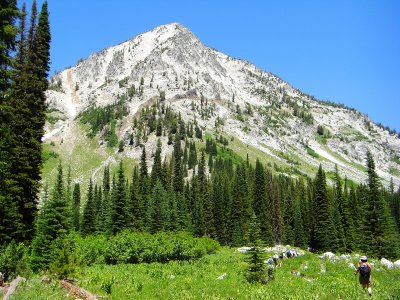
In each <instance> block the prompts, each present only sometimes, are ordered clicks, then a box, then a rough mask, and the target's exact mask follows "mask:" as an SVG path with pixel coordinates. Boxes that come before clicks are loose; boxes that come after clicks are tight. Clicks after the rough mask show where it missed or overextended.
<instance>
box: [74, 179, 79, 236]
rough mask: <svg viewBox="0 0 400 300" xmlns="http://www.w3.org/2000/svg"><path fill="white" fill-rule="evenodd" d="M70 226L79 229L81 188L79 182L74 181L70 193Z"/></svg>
mask: <svg viewBox="0 0 400 300" xmlns="http://www.w3.org/2000/svg"><path fill="white" fill-rule="evenodd" d="M72 199H73V200H72V228H73V229H74V230H75V231H79V230H80V213H79V211H80V208H81V188H80V184H79V183H75V185H74V191H73V193H72Z"/></svg>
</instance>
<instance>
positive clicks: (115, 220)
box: [110, 161, 129, 233]
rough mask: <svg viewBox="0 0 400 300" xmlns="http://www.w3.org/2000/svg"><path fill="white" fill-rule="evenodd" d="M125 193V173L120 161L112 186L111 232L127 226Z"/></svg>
mask: <svg viewBox="0 0 400 300" xmlns="http://www.w3.org/2000/svg"><path fill="white" fill-rule="evenodd" d="M126 198H127V195H126V186H125V175H124V169H123V165H122V161H121V162H120V164H119V169H118V180H117V182H116V185H114V186H113V193H112V198H111V199H112V203H111V224H110V227H111V232H112V233H117V232H119V231H121V230H123V229H126V228H127V227H128V226H129V218H128V212H127V205H126V204H127V199H126Z"/></svg>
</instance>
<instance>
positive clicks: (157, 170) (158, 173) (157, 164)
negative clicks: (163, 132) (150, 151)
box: [151, 139, 162, 186]
mask: <svg viewBox="0 0 400 300" xmlns="http://www.w3.org/2000/svg"><path fill="white" fill-rule="evenodd" d="M161 178H162V170H161V140H160V139H158V140H157V148H156V153H155V154H154V163H153V169H152V170H151V185H152V186H154V185H155V183H156V181H157V180H161Z"/></svg>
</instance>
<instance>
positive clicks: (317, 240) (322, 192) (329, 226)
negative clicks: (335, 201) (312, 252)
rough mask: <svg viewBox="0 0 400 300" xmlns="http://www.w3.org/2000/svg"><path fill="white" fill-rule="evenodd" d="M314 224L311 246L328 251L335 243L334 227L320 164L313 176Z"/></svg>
mask: <svg viewBox="0 0 400 300" xmlns="http://www.w3.org/2000/svg"><path fill="white" fill-rule="evenodd" d="M314 210H315V225H314V240H313V241H312V247H313V248H314V249H317V250H319V251H322V252H323V251H330V250H331V246H332V245H335V244H336V241H335V239H336V237H335V236H334V233H335V229H334V225H333V220H332V213H331V211H332V210H331V203H330V201H329V198H328V194H327V190H326V177H325V172H324V171H323V170H322V166H321V165H320V166H319V168H318V172H317V175H316V177H315V195H314Z"/></svg>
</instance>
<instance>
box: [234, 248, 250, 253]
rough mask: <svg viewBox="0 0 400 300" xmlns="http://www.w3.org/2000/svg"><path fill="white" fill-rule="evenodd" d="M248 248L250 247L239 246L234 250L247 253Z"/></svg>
mask: <svg viewBox="0 0 400 300" xmlns="http://www.w3.org/2000/svg"><path fill="white" fill-rule="evenodd" d="M250 249H251V247H241V248H237V249H236V252H239V253H247V252H248V251H249V250H250Z"/></svg>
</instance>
